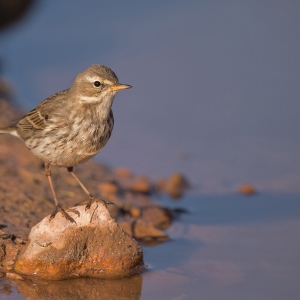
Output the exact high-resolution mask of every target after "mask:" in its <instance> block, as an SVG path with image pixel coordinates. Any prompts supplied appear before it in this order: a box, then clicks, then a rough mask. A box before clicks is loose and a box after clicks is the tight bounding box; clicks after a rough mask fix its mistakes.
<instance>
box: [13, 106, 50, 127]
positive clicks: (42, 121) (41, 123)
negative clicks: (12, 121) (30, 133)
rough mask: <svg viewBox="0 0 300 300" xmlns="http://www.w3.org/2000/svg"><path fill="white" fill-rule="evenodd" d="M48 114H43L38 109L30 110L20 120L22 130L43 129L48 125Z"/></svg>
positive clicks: (19, 125)
mask: <svg viewBox="0 0 300 300" xmlns="http://www.w3.org/2000/svg"><path fill="white" fill-rule="evenodd" d="M47 120H48V115H44V116H43V115H42V114H41V113H40V112H39V111H38V110H37V109H33V110H32V111H30V112H29V113H28V114H27V115H26V116H25V117H23V118H22V119H21V120H20V121H19V122H18V127H19V128H20V129H22V130H42V129H44V128H45V127H46V126H47V123H46V121H47Z"/></svg>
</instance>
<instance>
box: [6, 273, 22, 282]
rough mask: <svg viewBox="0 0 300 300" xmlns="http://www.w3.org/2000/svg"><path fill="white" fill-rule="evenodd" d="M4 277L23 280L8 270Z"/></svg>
mask: <svg viewBox="0 0 300 300" xmlns="http://www.w3.org/2000/svg"><path fill="white" fill-rule="evenodd" d="M6 277H7V278H9V279H14V280H24V278H23V277H22V276H20V275H18V274H16V273H11V272H8V273H6Z"/></svg>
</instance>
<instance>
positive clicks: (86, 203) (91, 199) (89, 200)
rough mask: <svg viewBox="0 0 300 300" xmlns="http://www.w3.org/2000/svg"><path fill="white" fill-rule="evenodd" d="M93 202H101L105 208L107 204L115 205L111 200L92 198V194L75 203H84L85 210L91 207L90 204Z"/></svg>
mask: <svg viewBox="0 0 300 300" xmlns="http://www.w3.org/2000/svg"><path fill="white" fill-rule="evenodd" d="M94 202H102V203H103V204H104V205H105V207H106V208H107V205H110V204H113V205H115V204H114V203H113V202H111V201H107V200H103V199H98V198H94V197H93V196H92V195H90V196H88V197H87V199H85V200H84V201H82V202H80V203H79V204H77V205H86V206H85V211H87V210H88V209H90V208H91V206H92V204H93V203H94Z"/></svg>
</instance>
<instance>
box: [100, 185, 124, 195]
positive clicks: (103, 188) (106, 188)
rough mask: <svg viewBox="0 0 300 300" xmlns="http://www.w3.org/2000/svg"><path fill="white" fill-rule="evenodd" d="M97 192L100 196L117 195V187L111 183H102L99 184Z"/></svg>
mask: <svg viewBox="0 0 300 300" xmlns="http://www.w3.org/2000/svg"><path fill="white" fill-rule="evenodd" d="M99 190H100V192H101V194H102V195H111V194H117V193H118V192H119V190H120V189H119V187H118V185H117V184H116V183H113V182H103V183H101V184H99Z"/></svg>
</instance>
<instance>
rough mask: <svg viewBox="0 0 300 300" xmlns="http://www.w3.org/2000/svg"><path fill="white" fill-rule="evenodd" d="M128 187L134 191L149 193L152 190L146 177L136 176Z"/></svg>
mask: <svg viewBox="0 0 300 300" xmlns="http://www.w3.org/2000/svg"><path fill="white" fill-rule="evenodd" d="M129 189H130V190H131V191H133V192H135V193H142V194H150V193H151V191H152V186H151V183H150V181H149V179H148V178H147V177H144V176H138V177H136V179H135V180H134V181H133V182H132V183H131V184H130V186H129Z"/></svg>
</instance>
